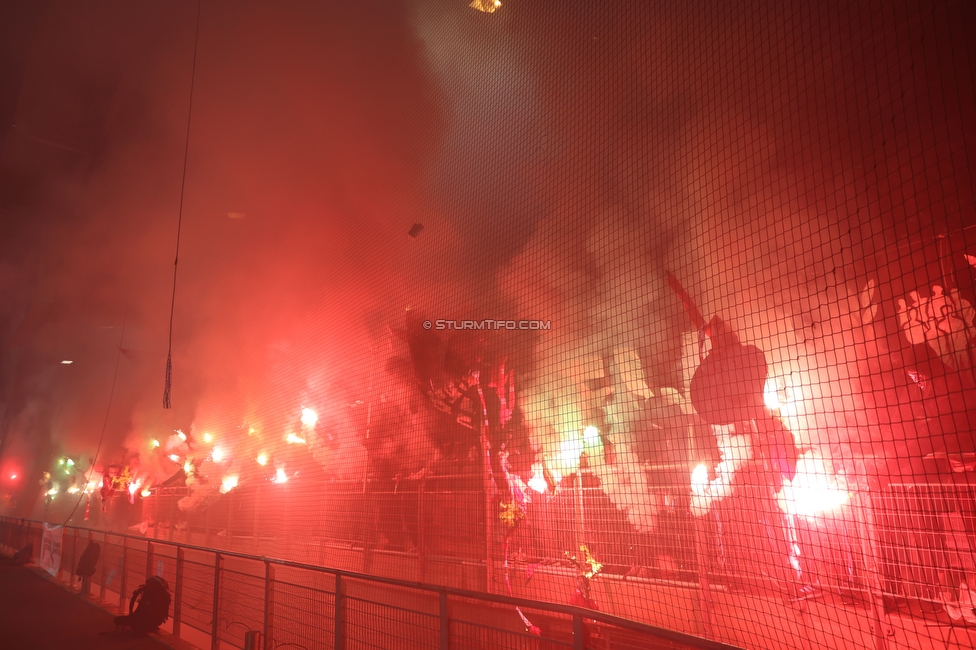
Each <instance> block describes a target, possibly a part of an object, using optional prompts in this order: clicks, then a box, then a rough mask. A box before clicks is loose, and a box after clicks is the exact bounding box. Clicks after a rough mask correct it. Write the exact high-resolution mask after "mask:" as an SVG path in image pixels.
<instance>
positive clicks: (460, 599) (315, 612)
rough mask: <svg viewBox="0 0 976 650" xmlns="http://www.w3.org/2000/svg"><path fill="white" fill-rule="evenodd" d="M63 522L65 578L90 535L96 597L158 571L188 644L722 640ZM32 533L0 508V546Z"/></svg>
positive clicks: (539, 644) (38, 528)
mask: <svg viewBox="0 0 976 650" xmlns="http://www.w3.org/2000/svg"><path fill="white" fill-rule="evenodd" d="M62 530H63V531H64V536H63V541H62V555H61V562H60V566H61V567H62V568H61V569H60V571H59V575H63V574H67V576H68V579H69V580H70V579H71V574H72V570H73V568H74V565H75V563H76V559H77V557H78V555H79V554H80V552H81V550H82V546H83V544H85V543H87V541H88V540H92V541H96V542H99V543H100V544H102V556H101V559H100V567H99V570H98V571H96V574H95V576H93V579H92V581H91V586H92V587H97V589H98V597H99V598H101V599H102V600H103V601H108V602H111V603H113V605H114V603H116V602H117V604H118V609H119V611H120V612H124V611H125V610H126V608H127V603H128V596H127V594H128V593H130V592H131V591H132V590H133V589H134V588H135V587H137V586H138V585H139V584H140V583H142V582H145V580H146V579H147V578H148V577H150V576H152V575H160V576H162V577H163V578H164V579H166V580H167V581H168V582H169V584H170V585H171V587H172V589H173V594H174V597H173V599H172V603H171V610H170V616H171V617H172V618H171V623H169V624H168V625H171V628H169V629H171V630H172V633H173V634H174V635H175V636H177V637H180V638H183V639H185V640H187V641H188V642H190V643H193V644H195V645H198V646H207V645H209V647H211V648H214V649H216V648H218V647H236V648H244V647H245V646H246V644H247V643H251V642H253V639H254V638H255V636H254V633H255V632H259V633H260V634H261V637H260V638H261V639H262V642H261V645H260V647H263V648H264V650H273V649H276V648H281V647H289V648H307V649H310V648H334V649H336V650H339V649H347V648H377V649H380V648H382V649H387V648H390V649H392V648H440V649H441V650H446V649H448V648H472V647H479V648H486V649H489V648H526V649H533V650H535V649H539V650H542V649H544V648H545V649H548V648H574V649H575V650H584V648H599V649H600V650H604V649H607V650H609V649H611V648H620V649H624V648H714V649H720V648H724V649H729V648H733V646H729V645H726V644H722V643H718V642H715V641H711V640H708V639H703V638H700V637H696V636H693V635H689V634H684V633H681V632H676V631H673V630H668V629H664V628H659V627H655V626H651V625H647V624H644V623H639V622H636V621H632V620H628V619H625V618H621V617H618V616H613V615H610V614H605V613H602V612H598V611H594V610H589V609H584V608H580V607H575V606H571V605H560V604H555V603H547V602H541V601H537V600H529V599H525V598H512V597H508V596H502V595H497V594H489V593H481V592H476V591H471V590H465V589H456V588H450V587H440V586H433V585H428V584H422V583H416V582H409V581H404V580H397V579H393V578H383V577H378V576H373V575H366V574H363V573H356V572H351V571H343V570H340V569H333V568H326V567H321V566H313V565H309V564H303V563H299V562H292V561H287V560H280V559H274V558H268V557H258V556H254V555H246V554H243V553H236V552H229V551H219V550H215V549H210V548H205V547H200V546H192V545H188V544H181V543H177V542H170V541H163V540H150V539H146V538H139V537H134V536H130V535H126V534H120V533H112V532H104V531H96V530H91V529H83V528H78V527H64V528H63V529H62ZM69 531H70V532H69ZM41 535H42V524H41V523H40V522H36V521H27V520H22V519H12V518H7V517H3V518H0V545H2V546H4V547H6V549H7V550H13V549H17V548H21V547H23V546H25V545H26V544H27V543H28V542H33V543H34V548H35V549H40V548H41ZM87 588H89V585H88V584H87V583H85V586H84V589H87ZM82 595H85V596H88V595H89V593H83V594H82ZM516 607H518V608H520V610H521V611H522V612H523V613H524V614H525V615H526V616H528V617H529V618H530V619H532V621H533V623H535V625H536V626H537V627H538V628H539V630H540V632H541V633H540V634H530V633H528V632H526V631H524V626H523V625H522V623H521V621H520V619H519V617H518V616H517V615H516V613H515V608H516ZM164 629H165V628H164ZM245 639H247V640H248V641H247V642H246V641H245Z"/></svg>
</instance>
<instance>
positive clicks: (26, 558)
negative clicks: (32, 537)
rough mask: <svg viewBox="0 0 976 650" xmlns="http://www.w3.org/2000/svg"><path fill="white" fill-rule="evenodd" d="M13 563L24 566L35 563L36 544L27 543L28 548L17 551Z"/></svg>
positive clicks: (12, 559)
mask: <svg viewBox="0 0 976 650" xmlns="http://www.w3.org/2000/svg"><path fill="white" fill-rule="evenodd" d="M10 561H11V563H13V564H16V565H20V566H23V565H24V564H30V563H31V562H33V561H34V544H33V543H31V542H28V543H27V546H25V547H24V548H22V549H20V550H19V551H17V553H16V554H14V556H13V557H12V558H11V559H10Z"/></svg>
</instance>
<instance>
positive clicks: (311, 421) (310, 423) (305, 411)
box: [302, 406, 319, 429]
mask: <svg viewBox="0 0 976 650" xmlns="http://www.w3.org/2000/svg"><path fill="white" fill-rule="evenodd" d="M318 421H319V416H318V413H316V412H315V411H313V410H312V409H310V408H306V407H304V406H303V407H302V426H303V427H306V428H308V429H311V428H312V427H314V426H315V425H316V424H317V423H318Z"/></svg>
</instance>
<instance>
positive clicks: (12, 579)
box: [0, 558, 188, 650]
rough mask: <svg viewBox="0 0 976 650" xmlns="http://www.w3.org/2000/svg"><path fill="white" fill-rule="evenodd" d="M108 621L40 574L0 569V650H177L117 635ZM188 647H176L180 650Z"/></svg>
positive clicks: (101, 611) (155, 640)
mask: <svg viewBox="0 0 976 650" xmlns="http://www.w3.org/2000/svg"><path fill="white" fill-rule="evenodd" d="M0 561H2V562H5V561H7V560H6V558H4V559H3V560H0ZM112 618H113V616H112V614H110V613H109V612H107V611H105V610H104V609H102V608H100V607H98V606H97V605H95V604H94V603H92V602H90V601H87V600H85V599H83V598H81V597H80V596H78V595H76V594H72V593H70V592H69V591H67V590H66V589H65V588H64V587H62V586H61V585H59V584H57V583H56V582H54V581H53V580H52V579H51V578H50V577H49V576H48V575H47V574H46V573H44V572H43V571H40V570H38V569H35V568H31V567H22V566H11V565H10V564H6V563H3V564H0V648H3V649H4V650H38V649H40V648H43V649H44V650H60V649H62V648H63V649H64V650H89V649H91V650H96V649H97V650H103V649H104V650H112V649H115V648H117V649H119V650H122V649H123V648H124V649H125V650H166V649H167V648H174V647H176V646H175V645H171V644H167V643H163V642H162V641H161V640H160V638H159V637H156V636H154V635H150V636H136V635H134V634H133V633H132V632H128V631H127V632H120V633H118V634H116V633H115V631H114V630H115V624H114V623H113V622H112ZM103 632H108V634H102V633H103ZM187 647H188V646H187V645H186V644H184V643H180V644H179V649H180V650H183V649H185V648H187Z"/></svg>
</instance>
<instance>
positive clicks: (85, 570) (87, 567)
mask: <svg viewBox="0 0 976 650" xmlns="http://www.w3.org/2000/svg"><path fill="white" fill-rule="evenodd" d="M101 555H102V546H101V544H99V543H98V542H95V541H91V542H88V546H86V547H85V550H84V551H82V553H81V556H80V557H79V558H78V566H77V567H75V575H76V576H78V577H79V578H90V577H92V576H93V575H95V566H96V565H97V564H98V558H99V557H101Z"/></svg>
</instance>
